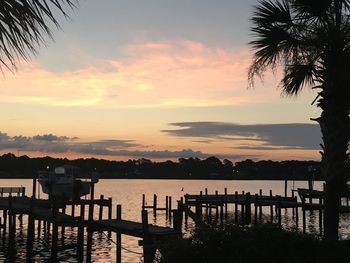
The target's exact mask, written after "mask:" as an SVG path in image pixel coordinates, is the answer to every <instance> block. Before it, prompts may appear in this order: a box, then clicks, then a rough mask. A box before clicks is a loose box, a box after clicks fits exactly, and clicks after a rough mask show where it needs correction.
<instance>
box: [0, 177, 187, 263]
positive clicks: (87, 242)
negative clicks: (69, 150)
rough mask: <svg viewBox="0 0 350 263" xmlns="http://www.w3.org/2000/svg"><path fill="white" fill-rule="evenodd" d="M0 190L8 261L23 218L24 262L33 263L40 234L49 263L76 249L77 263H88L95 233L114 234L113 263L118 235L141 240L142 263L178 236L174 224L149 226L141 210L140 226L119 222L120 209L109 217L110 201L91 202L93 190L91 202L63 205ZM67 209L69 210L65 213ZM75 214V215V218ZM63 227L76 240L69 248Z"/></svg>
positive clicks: (1, 224)
mask: <svg viewBox="0 0 350 263" xmlns="http://www.w3.org/2000/svg"><path fill="white" fill-rule="evenodd" d="M34 184H35V183H34ZM0 189H1V188H0ZM3 189H4V191H3V194H2V197H0V211H1V212H2V213H1V215H2V217H1V218H0V227H1V230H2V236H3V237H7V238H8V241H7V242H8V248H9V251H8V253H7V255H6V257H7V258H8V259H9V260H10V261H11V260H14V259H15V247H16V246H15V243H16V240H15V236H16V224H17V221H19V224H23V220H24V217H25V216H26V217H27V219H26V220H27V221H26V222H27V235H26V238H27V241H26V257H27V262H34V260H33V258H34V256H35V255H36V253H37V252H36V251H34V250H33V245H34V240H35V238H36V236H39V234H38V235H36V233H40V231H46V233H49V235H48V236H50V238H51V239H50V248H49V251H50V254H51V257H50V262H57V261H59V258H58V252H60V251H62V250H65V249H72V248H74V249H76V252H77V253H76V259H77V261H78V262H87V263H89V262H91V260H92V253H93V252H92V244H93V239H92V236H93V233H94V232H97V231H98V232H102V231H103V232H108V237H111V234H112V233H115V235H116V242H115V243H116V262H117V263H120V262H122V251H121V248H122V244H121V235H128V236H132V237H136V238H139V239H141V240H140V241H139V245H140V246H142V247H143V257H144V262H145V263H151V262H153V258H154V255H155V251H156V249H157V247H159V245H160V244H161V243H160V242H161V240H163V239H166V238H171V237H175V236H176V237H181V236H182V233H181V227H179V222H178V221H176V220H174V228H172V227H162V226H157V225H152V224H149V223H148V211H147V210H145V209H143V210H142V215H141V216H142V221H141V222H134V221H130V220H123V219H122V206H121V205H117V206H116V214H115V217H113V215H112V199H111V198H108V199H105V198H104V196H100V198H97V199H94V198H93V196H94V194H93V188H92V193H91V198H92V199H88V200H66V201H65V200H55V199H37V198H35V191H34V192H33V196H31V197H28V196H26V195H25V189H24V190H23V189H22V188H21V191H17V190H18V189H17V188H14V189H10V188H6V190H5V188H3ZM33 189H34V187H33ZM6 195H8V196H6ZM13 195H15V196H13ZM68 207H69V208H70V209H67V208H68ZM96 208H97V209H98V217H97V218H94V210H95V209H96ZM105 208H106V209H105ZM76 210H77V214H78V215H76ZM67 211H69V213H67ZM105 212H107V213H105ZM86 214H87V216H86ZM175 214H176V213H175ZM180 224H182V223H180ZM66 227H71V228H72V229H76V232H77V240H76V242H75V243H73V244H72V243H70V244H65V242H64V234H65V228H66ZM59 228H60V229H61V231H60V232H59V231H58V230H59ZM6 233H7V235H6ZM59 233H60V234H61V239H60V245H58V243H59V242H58V240H59Z"/></svg>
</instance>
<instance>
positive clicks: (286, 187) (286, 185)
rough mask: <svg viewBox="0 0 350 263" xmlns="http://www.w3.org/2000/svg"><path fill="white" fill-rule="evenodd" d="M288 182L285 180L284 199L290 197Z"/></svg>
mask: <svg viewBox="0 0 350 263" xmlns="http://www.w3.org/2000/svg"><path fill="white" fill-rule="evenodd" d="M287 189H288V180H284V197H287V196H288V194H287V193H288V190H287Z"/></svg>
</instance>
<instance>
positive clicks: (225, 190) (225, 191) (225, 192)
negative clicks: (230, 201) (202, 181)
mask: <svg viewBox="0 0 350 263" xmlns="http://www.w3.org/2000/svg"><path fill="white" fill-rule="evenodd" d="M224 194H225V198H226V197H227V188H226V187H225V189H224ZM225 216H227V201H226V202H225Z"/></svg>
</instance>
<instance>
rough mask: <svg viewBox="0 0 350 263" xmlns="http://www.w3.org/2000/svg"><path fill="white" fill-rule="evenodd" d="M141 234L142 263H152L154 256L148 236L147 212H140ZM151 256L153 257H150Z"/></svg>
mask: <svg viewBox="0 0 350 263" xmlns="http://www.w3.org/2000/svg"><path fill="white" fill-rule="evenodd" d="M142 233H143V260H144V261H143V262H144V263H152V262H153V257H154V254H153V253H152V248H151V245H152V244H151V238H150V235H149V228H148V212H147V210H142ZM152 254H153V255H152Z"/></svg>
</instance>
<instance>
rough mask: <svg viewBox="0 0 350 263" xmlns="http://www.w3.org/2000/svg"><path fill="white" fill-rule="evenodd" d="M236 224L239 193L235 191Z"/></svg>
mask: <svg viewBox="0 0 350 263" xmlns="http://www.w3.org/2000/svg"><path fill="white" fill-rule="evenodd" d="M235 222H236V223H237V222H238V192H237V191H235Z"/></svg>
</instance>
